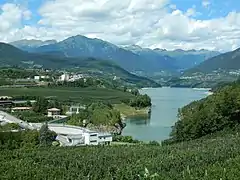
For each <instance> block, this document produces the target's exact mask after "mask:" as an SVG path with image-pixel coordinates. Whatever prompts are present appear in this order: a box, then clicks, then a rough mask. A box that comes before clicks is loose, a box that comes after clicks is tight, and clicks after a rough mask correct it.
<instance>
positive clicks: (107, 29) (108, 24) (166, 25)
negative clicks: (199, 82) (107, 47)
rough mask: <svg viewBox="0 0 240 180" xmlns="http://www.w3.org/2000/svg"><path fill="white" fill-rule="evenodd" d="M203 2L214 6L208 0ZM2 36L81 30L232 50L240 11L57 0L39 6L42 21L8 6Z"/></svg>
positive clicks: (118, 39) (119, 38) (160, 1)
mask: <svg viewBox="0 0 240 180" xmlns="http://www.w3.org/2000/svg"><path fill="white" fill-rule="evenodd" d="M204 2H205V3H203V5H205V6H209V3H206V2H207V1H204ZM2 10H3V12H2V13H1V14H0V22H1V23H0V40H2V41H6V42H9V41H13V40H18V39H22V38H27V39H33V38H36V39H42V40H47V39H57V40H62V39H64V38H67V37H69V36H73V35H77V34H81V35H86V36H88V37H91V38H100V39H103V40H107V41H110V42H112V43H115V44H118V45H128V44H138V45H142V46H144V47H152V48H155V47H159V48H166V49H175V48H182V49H193V48H196V49H202V48H207V49H217V50H231V49H232V48H236V47H239V46H240V13H238V12H230V13H229V14H228V15H227V16H226V17H221V18H215V19H209V20H198V19H197V17H198V16H197V15H198V12H196V7H195V6H192V7H191V8H189V9H188V10H187V11H186V12H183V11H181V10H179V9H177V8H176V6H174V5H173V4H171V2H170V1H168V0H141V1H139V0H121V1H119V0H68V1H66V0H52V1H46V2H45V3H44V4H43V5H42V6H41V7H40V8H39V11H38V13H39V15H41V19H40V20H39V21H38V23H37V24H33V25H28V26H26V25H24V24H21V23H22V22H23V20H28V19H30V18H31V16H32V13H31V12H30V11H29V10H27V9H26V8H25V9H22V8H20V7H19V6H17V5H14V4H5V5H4V6H2Z"/></svg>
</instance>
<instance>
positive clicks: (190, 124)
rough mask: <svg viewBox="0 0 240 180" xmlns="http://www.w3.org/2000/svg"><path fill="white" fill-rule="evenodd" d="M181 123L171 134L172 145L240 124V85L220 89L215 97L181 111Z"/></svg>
mask: <svg viewBox="0 0 240 180" xmlns="http://www.w3.org/2000/svg"><path fill="white" fill-rule="evenodd" d="M178 116H179V121H177V122H176V124H175V126H174V127H173V131H172V133H171V135H172V140H173V141H185V140H191V139H196V138H200V137H202V136H205V135H208V134H212V133H215V132H217V131H221V130H224V129H226V128H229V129H232V128H235V127H236V126H239V124H240V82H239V81H236V82H234V83H231V84H226V86H222V85H219V86H218V88H217V87H216V90H215V93H214V94H213V95H211V96H208V97H207V98H205V99H202V100H199V101H194V102H192V103H190V104H189V105H187V106H185V107H183V108H182V109H179V114H178Z"/></svg>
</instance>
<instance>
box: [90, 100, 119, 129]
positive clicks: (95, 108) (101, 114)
mask: <svg viewBox="0 0 240 180" xmlns="http://www.w3.org/2000/svg"><path fill="white" fill-rule="evenodd" d="M88 110H89V114H90V117H89V119H90V122H91V123H92V124H94V125H110V126H114V125H115V124H121V115H120V112H119V111H117V110H115V109H113V107H112V105H111V104H109V103H101V102H98V103H92V104H91V105H90V106H89V107H88Z"/></svg>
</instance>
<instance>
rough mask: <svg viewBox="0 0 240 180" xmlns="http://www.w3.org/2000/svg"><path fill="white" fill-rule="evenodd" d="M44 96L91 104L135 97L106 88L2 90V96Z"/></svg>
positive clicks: (115, 101) (0, 91)
mask: <svg viewBox="0 0 240 180" xmlns="http://www.w3.org/2000/svg"><path fill="white" fill-rule="evenodd" d="M25 95H26V96H44V97H51V98H56V99H58V100H60V101H73V102H83V101H86V102H89V101H109V102H111V103H120V102H121V99H126V98H130V97H133V95H132V94H130V93H127V92H122V91H120V90H114V89H105V88H74V87H58V88H48V87H46V88H44V87H38V88H35V87H34V88H0V96H12V97H14V96H25Z"/></svg>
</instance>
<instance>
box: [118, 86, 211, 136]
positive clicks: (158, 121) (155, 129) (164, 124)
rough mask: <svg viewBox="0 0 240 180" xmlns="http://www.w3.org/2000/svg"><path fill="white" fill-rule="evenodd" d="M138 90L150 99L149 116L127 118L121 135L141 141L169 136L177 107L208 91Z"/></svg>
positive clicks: (176, 89) (205, 94)
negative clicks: (150, 110)
mask: <svg viewBox="0 0 240 180" xmlns="http://www.w3.org/2000/svg"><path fill="white" fill-rule="evenodd" d="M140 92H141V93H142V94H148V95H149V96H150V97H151V99H152V112H151V117H150V118H149V119H143V118H131V119H127V120H126V124H127V126H126V127H125V128H124V130H123V132H122V135H126V136H132V137H133V138H134V139H138V140H142V141H151V140H156V141H161V140H164V139H167V138H169V133H170V132H171V126H173V125H174V123H175V122H176V121H177V113H178V108H181V107H183V106H185V105H187V104H189V103H190V102H192V101H194V100H199V99H202V98H205V97H206V96H207V92H208V91H207V90H204V89H202V90H199V89H198V90H197V89H191V88H150V89H143V90H140Z"/></svg>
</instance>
